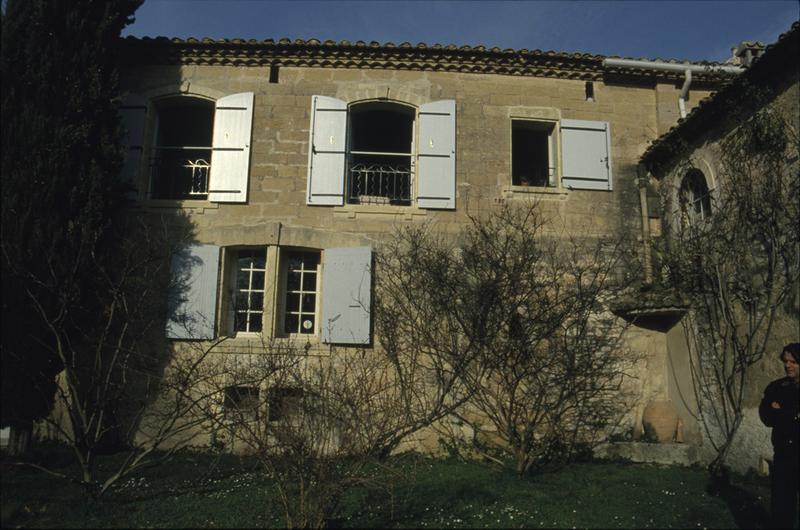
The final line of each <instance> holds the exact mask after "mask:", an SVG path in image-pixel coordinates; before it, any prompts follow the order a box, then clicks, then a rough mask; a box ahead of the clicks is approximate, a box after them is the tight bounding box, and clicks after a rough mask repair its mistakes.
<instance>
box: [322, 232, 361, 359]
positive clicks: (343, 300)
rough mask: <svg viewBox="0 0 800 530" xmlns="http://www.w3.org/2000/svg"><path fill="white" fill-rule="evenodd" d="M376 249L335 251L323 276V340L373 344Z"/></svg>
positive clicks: (327, 258)
mask: <svg viewBox="0 0 800 530" xmlns="http://www.w3.org/2000/svg"><path fill="white" fill-rule="evenodd" d="M371 291H372V249H371V248H370V247H352V248H331V249H327V250H326V251H325V254H324V263H323V273H322V319H321V322H320V325H321V327H322V341H323V342H326V343H333V344H369V342H370V312H371V305H370V303H371V294H372V292H371Z"/></svg>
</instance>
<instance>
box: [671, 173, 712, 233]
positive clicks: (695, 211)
mask: <svg viewBox="0 0 800 530" xmlns="http://www.w3.org/2000/svg"><path fill="white" fill-rule="evenodd" d="M678 205H679V207H680V212H681V221H682V222H683V223H685V224H687V225H689V226H691V225H693V224H696V223H698V222H702V221H703V220H705V219H707V218H708V217H710V216H711V192H710V191H709V189H708V184H707V182H706V177H705V175H703V172H702V171H700V170H699V169H691V170H689V171H688V172H687V173H686V175H685V176H684V177H683V180H681V186H680V189H679V190H678Z"/></svg>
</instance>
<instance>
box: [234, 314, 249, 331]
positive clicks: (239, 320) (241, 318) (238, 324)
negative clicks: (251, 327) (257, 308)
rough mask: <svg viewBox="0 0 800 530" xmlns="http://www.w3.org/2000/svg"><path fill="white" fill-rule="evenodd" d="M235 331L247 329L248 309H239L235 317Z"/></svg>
mask: <svg viewBox="0 0 800 530" xmlns="http://www.w3.org/2000/svg"><path fill="white" fill-rule="evenodd" d="M233 330H234V331H247V311H237V312H236V314H235V315H234V319H233Z"/></svg>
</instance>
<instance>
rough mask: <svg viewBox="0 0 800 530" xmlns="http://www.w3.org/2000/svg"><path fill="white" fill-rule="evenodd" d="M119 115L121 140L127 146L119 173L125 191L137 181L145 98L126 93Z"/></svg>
mask: <svg viewBox="0 0 800 530" xmlns="http://www.w3.org/2000/svg"><path fill="white" fill-rule="evenodd" d="M119 116H120V120H121V122H122V129H123V131H124V137H123V141H124V144H125V145H126V146H127V147H128V151H127V153H125V162H124V165H123V166H122V171H121V172H120V175H119V181H120V184H121V185H122V186H123V189H125V190H126V191H134V190H136V189H137V188H138V183H139V166H140V164H141V160H142V151H143V147H144V124H145V117H146V116H147V100H146V99H144V98H143V97H142V96H140V95H138V94H128V95H127V96H125V97H124V98H123V100H122V106H121V107H120V108H119Z"/></svg>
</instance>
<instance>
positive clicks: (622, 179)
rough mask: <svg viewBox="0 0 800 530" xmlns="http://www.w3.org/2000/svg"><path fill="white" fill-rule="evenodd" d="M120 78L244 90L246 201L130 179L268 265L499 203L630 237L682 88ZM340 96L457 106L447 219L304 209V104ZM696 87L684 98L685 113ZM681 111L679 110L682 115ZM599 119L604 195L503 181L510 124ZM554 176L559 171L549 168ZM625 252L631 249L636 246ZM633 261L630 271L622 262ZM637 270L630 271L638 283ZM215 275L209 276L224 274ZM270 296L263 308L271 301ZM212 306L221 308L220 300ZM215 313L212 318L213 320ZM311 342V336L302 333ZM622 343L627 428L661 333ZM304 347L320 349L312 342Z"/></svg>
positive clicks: (151, 71)
mask: <svg viewBox="0 0 800 530" xmlns="http://www.w3.org/2000/svg"><path fill="white" fill-rule="evenodd" d="M122 84H123V86H124V87H126V89H127V90H129V91H130V92H132V93H137V94H140V95H143V96H145V97H146V98H148V99H149V100H150V101H151V103H150V105H152V100H153V99H154V98H159V97H163V96H169V95H177V94H185V95H192V96H198V97H205V98H209V99H217V98H220V97H222V96H224V95H228V94H233V93H238V92H245V91H252V92H254V93H255V104H254V105H255V107H254V114H253V133H252V144H251V160H250V177H249V179H250V180H249V191H248V202H247V203H246V204H219V203H211V202H208V201H182V202H177V201H153V200H148V199H147V198H146V196H145V194H144V190H145V189H146V188H147V179H148V175H147V171H146V168H145V164H143V165H142V171H141V174H140V178H139V188H140V190H141V191H140V195H139V207H140V208H142V209H144V210H146V211H152V212H172V211H179V210H180V211H183V212H185V213H187V214H188V216H189V219H190V220H191V222H192V223H193V224H194V226H195V233H196V239H197V241H198V242H201V243H211V244H216V245H219V246H221V247H226V246H232V245H270V246H269V250H268V255H267V264H268V265H267V266H268V268H277V263H278V257H277V252H276V251H275V250H274V249H275V248H276V247H275V245H281V246H298V247H307V248H317V249H324V248H330V247H337V246H357V245H367V244H372V245H379V244H380V241H381V240H383V239H384V238H386V237H388V236H389V235H390V234H391V232H392V231H393V229H394V228H395V227H396V226H398V225H403V224H407V223H420V222H432V223H435V224H436V226H437V227H438V228H440V229H443V230H449V231H454V230H456V229H457V228H458V227H459V226H461V225H462V224H463V223H465V222H466V220H467V215H468V214H476V213H480V212H481V211H483V210H487V209H491V208H496V207H497V205H499V204H500V203H503V202H509V203H524V202H526V201H529V200H536V201H540V204H541V207H542V209H543V211H544V213H545V215H547V216H548V218H549V219H550V222H549V224H548V226H547V227H546V229H547V230H550V231H552V232H554V233H565V232H566V233H570V234H574V235H580V236H616V235H619V234H625V235H627V236H629V237H630V238H631V239H632V240H633V241H634V242H641V222H642V221H641V213H640V205H639V193H638V188H637V185H636V165H637V162H638V160H639V157H640V155H641V153H642V152H643V151H644V150H645V148H646V146H647V145H648V143H649V142H650V141H652V140H653V139H655V138H656V137H657V136H658V135H659V134H661V133H663V132H664V131H665V130H666V129H668V128H669V127H671V126H672V125H674V124H675V122H676V120H677V116H678V95H679V93H680V87H678V86H675V85H674V84H671V83H657V84H649V85H647V84H642V83H641V82H639V83H638V84H631V85H625V84H622V83H620V82H615V83H613V84H605V83H602V82H595V83H594V98H593V99H594V100H593V101H587V100H586V96H585V85H584V81H581V80H568V79H554V78H535V77H519V76H504V75H487V74H469V73H454V72H424V71H400V70H398V71H392V70H359V69H326V68H303V67H282V68H281V69H280V78H279V82H278V83H270V82H269V69H268V68H262V67H234V66H197V65H192V66H149V67H141V66H140V67H135V68H131V69H128V70H125V71H124V72H123V79H122ZM313 95H325V96H331V97H336V98H339V99H342V100H344V101H347V102H354V101H358V100H364V99H373V98H381V97H388V98H389V99H390V100H395V101H400V102H405V103H409V104H412V105H415V106H419V105H421V104H424V103H427V102H431V101H436V100H441V99H454V100H455V101H456V105H457V107H456V109H457V110H456V126H457V130H456V189H457V197H456V204H457V208H456V210H454V211H441V210H440V211H437V210H425V209H420V208H417V207H414V206H408V207H403V206H389V205H345V206H341V207H338V206H337V207H319V206H316V207H311V206H307V205H306V204H305V195H306V178H307V165H308V148H309V146H308V138H309V125H310V110H311V97H312V96H313ZM706 95H708V92H704V91H695V92H693V93H692V98H691V99H690V100H689V102H688V107H689V109H690V108H691V107H692V106H694V105H696V104H697V103H698V102H699V101H700V99H702V98H703V97H705V96H706ZM687 110H688V109H687ZM154 114H155V113H154V112H149V113H148V116H149V118H148V120H149V121H148V122H147V125H146V135H145V151H144V157H143V158H144V159H145V160H146V159H147V158H148V157H149V156H152V152H151V151H150V150H149V147H148V146H150V145H152V144H153V135H154V130H155V123H154V120H153V116H154ZM512 117H527V118H544V119H555V120H558V119H564V118H568V119H580V120H596V121H607V122H609V124H610V130H611V161H612V173H613V191H611V192H606V191H585V190H567V189H562V188H559V189H555V190H552V189H548V190H543V189H520V187H517V186H512V185H511V118H512ZM559 172H560V169H559ZM636 252H637V253H638V252H640V250H639V249H636ZM223 262H224V258H223ZM633 266H634V267H635V266H636V265H635V264H634V265H633ZM639 274H640V271H639V270H635V271H631V275H632V276H633V277H638V275H639ZM223 276H224V274H223V275H221V277H223ZM275 291H276V290H275V289H273V290H272V291H271V294H270V291H269V290H268V293H267V296H266V298H267V300H270V299H272V300H273V302H274V301H275V299H276V298H275V297H276V294H275ZM220 307H221V305H220ZM274 310H275V304H274V303H272V304H270V303H269V302H268V303H267V304H266V307H265V329H268V327H269V324H268V322H273V323H274V322H275V320H276V315H275V314H274ZM218 318H219V316H218ZM312 340H313V339H312ZM629 346H630V348H631V349H633V350H635V351H636V352H638V353H641V354H643V355H644V362H643V364H642V367H641V372H640V378H639V380H638V383H637V384H638V385H639V391H640V392H641V396H642V399H641V402H640V403H639V404H638V405H637V407H636V409H635V413H634V414H633V416H635V417H634V418H632V421H633V422H634V424H635V425H638V423H639V422H640V421H641V412H642V409H643V408H644V406H645V405H646V403H647V402H648V401H649V400H650V399H660V398H663V397H665V396H668V395H669V391H668V383H667V379H668V375H667V368H666V367H667V348H666V336H665V334H663V333H659V332H654V331H648V330H644V329H634V330H632V332H631V334H630V343H629ZM225 348H226V349H227V351H230V352H239V351H250V349H252V348H255V349H256V350H257V349H258V345H257V344H255V343H254V342H253V341H252V340H248V339H241V338H237V339H233V340H230V341H227V342H226V346H225ZM314 349H315V350H319V351H320V352H321V351H323V350H324V349H325V348H324V347H323V346H322V345H318V344H316V343H315V344H314Z"/></svg>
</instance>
